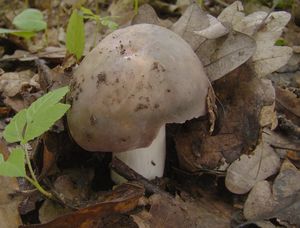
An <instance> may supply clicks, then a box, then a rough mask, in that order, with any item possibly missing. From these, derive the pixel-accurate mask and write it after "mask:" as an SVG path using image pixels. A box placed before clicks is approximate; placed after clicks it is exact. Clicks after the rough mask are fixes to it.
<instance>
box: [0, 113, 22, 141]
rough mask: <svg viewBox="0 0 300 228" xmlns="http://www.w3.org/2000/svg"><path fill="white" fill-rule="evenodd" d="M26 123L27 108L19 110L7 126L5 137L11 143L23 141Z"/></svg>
mask: <svg viewBox="0 0 300 228" xmlns="http://www.w3.org/2000/svg"><path fill="white" fill-rule="evenodd" d="M25 125H26V109H23V110H22V111H20V112H18V113H17V114H16V115H15V116H14V118H12V120H11V121H10V123H9V124H8V125H7V126H6V128H5V130H4V132H3V137H4V138H5V140H6V141H7V142H9V143H14V142H21V141H22V140H23V132H24V127H25Z"/></svg>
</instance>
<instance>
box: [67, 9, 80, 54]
mask: <svg viewBox="0 0 300 228" xmlns="http://www.w3.org/2000/svg"><path fill="white" fill-rule="evenodd" d="M66 47H67V50H68V51H69V52H70V53H71V54H74V55H75V56H76V58H77V59H80V58H81V56H82V54H83V50H84V24H83V16H82V15H81V14H80V13H79V12H78V10H77V9H74V10H73V12H72V15H71V17H70V20H69V23H68V26H67V35H66Z"/></svg>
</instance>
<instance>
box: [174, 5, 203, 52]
mask: <svg viewBox="0 0 300 228" xmlns="http://www.w3.org/2000/svg"><path fill="white" fill-rule="evenodd" d="M208 26H209V17H208V15H207V14H206V13H205V12H204V11H203V10H202V9H201V8H200V7H199V6H198V5H197V4H196V3H194V4H191V5H190V6H189V7H188V8H187V9H186V11H185V12H184V14H183V15H182V16H181V17H180V18H179V20H178V21H177V22H176V23H174V24H173V26H172V27H171V30H172V31H173V32H175V33H177V34H178V35H180V36H181V37H182V38H183V39H184V40H185V41H186V42H187V43H188V44H189V45H190V46H191V47H192V48H193V50H196V49H197V48H198V47H199V45H200V44H201V43H203V42H204V41H205V40H206V38H204V37H201V36H199V35H197V34H196V33H195V31H201V30H203V29H206V28H207V27H208Z"/></svg>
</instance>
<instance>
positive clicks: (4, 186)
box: [0, 139, 22, 228]
mask: <svg viewBox="0 0 300 228" xmlns="http://www.w3.org/2000/svg"><path fill="white" fill-rule="evenodd" d="M0 153H2V154H3V156H4V158H5V159H7V158H8V155H9V152H8V149H7V147H6V145H5V143H4V142H3V141H2V140H1V139H0ZM18 190H19V186H18V182H17V179H16V178H13V177H4V176H0V227H3V228H16V227H18V226H19V225H20V224H21V223H22V222H21V218H20V215H19V211H18V206H19V203H20V202H21V200H22V199H20V198H19V197H11V194H13V193H16V191H18Z"/></svg>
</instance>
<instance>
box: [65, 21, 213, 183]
mask: <svg viewBox="0 0 300 228" xmlns="http://www.w3.org/2000/svg"><path fill="white" fill-rule="evenodd" d="M209 86H210V83H209V80H208V78H207V77H206V74H205V72H204V70H203V67H202V64H201V62H200V60H199V59H198V57H197V56H196V55H195V53H194V52H193V50H192V49H191V47H190V46H189V44H187V43H186V42H185V41H184V40H183V39H182V38H181V37H180V36H178V35H177V34H175V33H174V32H172V31H170V30H168V29H166V28H163V27H160V26H157V25H151V24H137V25H133V26H129V27H126V28H123V29H119V30H116V31H114V32H113V33H111V34H110V35H108V36H107V37H106V38H104V39H103V40H102V41H101V42H100V43H99V44H98V45H97V46H96V47H95V48H94V49H93V50H92V51H91V52H90V53H89V54H88V55H87V56H86V57H85V58H84V60H83V61H82V62H81V64H80V65H79V67H78V68H77V69H76V71H75V73H74V76H73V80H72V83H71V92H70V94H69V97H68V98H69V100H70V101H71V103H72V108H71V109H70V110H69V112H68V114H67V120H68V125H69V130H70V133H71V136H72V137H73V139H74V140H75V141H76V142H77V143H78V144H79V145H80V146H81V147H82V148H84V149H86V150H88V151H102V152H113V153H114V155H115V156H117V157H118V158H120V159H121V160H123V161H124V162H125V163H126V164H127V165H128V166H129V167H131V168H132V169H134V170H135V171H136V172H138V173H139V174H141V175H143V176H144V177H146V178H148V179H153V178H155V177H161V176H162V175H163V170H164V159H165V147H166V146H165V124H166V123H183V122H185V121H186V120H190V119H192V118H196V117H199V116H202V115H204V114H205V113H206V102H205V101H206V95H207V92H208V87H209ZM119 152H122V153H119Z"/></svg>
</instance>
